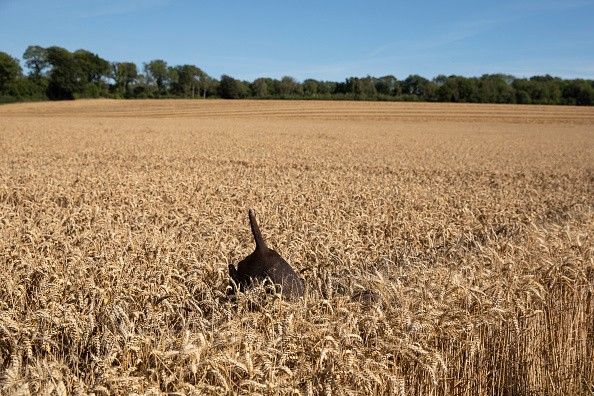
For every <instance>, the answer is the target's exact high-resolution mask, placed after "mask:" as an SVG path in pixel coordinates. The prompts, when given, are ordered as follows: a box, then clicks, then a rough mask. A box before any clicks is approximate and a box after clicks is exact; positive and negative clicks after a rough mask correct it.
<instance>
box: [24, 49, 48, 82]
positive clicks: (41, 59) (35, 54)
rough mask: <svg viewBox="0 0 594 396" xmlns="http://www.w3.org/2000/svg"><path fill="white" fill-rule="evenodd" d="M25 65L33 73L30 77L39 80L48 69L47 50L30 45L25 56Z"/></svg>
mask: <svg viewBox="0 0 594 396" xmlns="http://www.w3.org/2000/svg"><path fill="white" fill-rule="evenodd" d="M23 59H24V60H25V65H26V66H27V68H28V69H29V70H30V71H31V73H30V75H31V76H32V77H34V78H37V79H39V78H40V77H41V76H42V75H43V72H44V70H45V69H47V68H48V66H49V62H48V60H47V50H46V49H45V48H43V47H40V46H38V45H30V46H28V47H27V49H26V50H25V53H24V54H23Z"/></svg>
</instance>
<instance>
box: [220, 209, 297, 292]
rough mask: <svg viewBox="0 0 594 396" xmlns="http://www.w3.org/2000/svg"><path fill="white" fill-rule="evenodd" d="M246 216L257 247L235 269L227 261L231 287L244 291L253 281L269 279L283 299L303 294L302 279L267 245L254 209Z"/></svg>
mask: <svg viewBox="0 0 594 396" xmlns="http://www.w3.org/2000/svg"><path fill="white" fill-rule="evenodd" d="M249 219H250V225H251V227H252V234H253V235H254V240H255V242H256V250H254V252H253V253H252V254H250V255H249V256H247V257H246V258H244V259H243V260H241V261H240V262H239V264H238V265H237V268H235V266H234V265H232V264H229V276H230V277H231V279H232V281H233V282H232V284H231V286H232V288H233V289H234V288H235V286H239V290H241V291H245V290H247V289H249V288H250V287H251V286H252V285H253V284H254V283H255V282H256V283H257V282H264V281H265V280H270V281H271V282H272V283H273V284H274V285H275V288H276V289H277V292H280V293H282V295H283V297H285V298H290V299H291V298H297V297H301V296H303V292H304V284H303V280H302V279H301V278H299V276H298V275H297V273H296V272H295V271H294V270H293V268H291V266H290V265H289V263H287V262H286V261H285V260H284V259H283V258H282V257H281V256H280V254H278V253H277V252H275V251H274V250H272V249H270V248H269V247H268V246H266V242H264V238H262V233H261V232H260V228H259V227H258V222H257V221H256V214H255V212H254V210H253V209H250V210H249ZM233 283H234V284H233Z"/></svg>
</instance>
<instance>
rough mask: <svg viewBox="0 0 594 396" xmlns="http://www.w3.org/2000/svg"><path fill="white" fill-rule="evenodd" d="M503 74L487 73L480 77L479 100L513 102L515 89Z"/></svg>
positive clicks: (485, 101)
mask: <svg viewBox="0 0 594 396" xmlns="http://www.w3.org/2000/svg"><path fill="white" fill-rule="evenodd" d="M508 81H509V79H506V77H505V76H504V75H501V74H485V75H483V76H482V77H481V78H480V79H479V83H478V89H479V93H478V96H479V101H480V102H483V103H513V102H514V94H515V92H514V89H513V88H512V86H511V85H510V83H508Z"/></svg>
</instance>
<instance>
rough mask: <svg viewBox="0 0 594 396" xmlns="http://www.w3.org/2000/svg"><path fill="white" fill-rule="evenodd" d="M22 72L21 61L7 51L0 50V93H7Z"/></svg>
mask: <svg viewBox="0 0 594 396" xmlns="http://www.w3.org/2000/svg"><path fill="white" fill-rule="evenodd" d="M21 73H22V69H21V65H20V64H19V61H18V60H17V59H15V58H13V57H12V56H10V55H8V54H7V53H6V52H0V93H7V92H8V90H9V87H10V86H11V85H12V84H14V83H15V82H16V80H17V78H18V77H20V76H21Z"/></svg>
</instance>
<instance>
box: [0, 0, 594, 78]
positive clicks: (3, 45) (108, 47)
mask: <svg viewBox="0 0 594 396" xmlns="http://www.w3.org/2000/svg"><path fill="white" fill-rule="evenodd" d="M30 44H37V45H41V46H51V45H58V46H62V47H65V48H67V49H69V50H71V51H73V50H76V49H79V48H84V49H87V50H89V51H92V52H95V53H97V54H99V55H100V56H102V57H104V58H106V59H108V60H110V61H132V62H135V63H137V64H138V65H139V66H140V67H141V66H142V63H143V62H147V61H149V60H152V59H156V58H161V59H164V60H166V61H167V62H168V63H169V64H170V65H177V64H185V63H189V64H195V65H197V66H199V67H200V68H202V69H203V70H204V71H206V72H207V73H208V74H210V75H212V76H214V77H217V78H218V77H220V75H221V74H229V75H232V76H234V77H236V78H242V79H247V80H253V79H255V78H257V77H260V76H270V77H275V78H280V77H282V76H284V75H290V76H293V77H295V78H297V79H298V80H303V79H305V78H316V79H322V80H336V81H338V80H343V79H344V78H346V77H349V76H365V75H368V74H369V75H373V76H383V75H387V74H393V75H395V76H396V77H398V78H400V79H403V78H405V77H406V76H408V75H409V74H413V73H417V74H421V75H423V76H425V77H428V78H431V77H434V76H436V75H438V74H448V75H449V74H460V75H465V76H480V75H481V74H484V73H499V72H501V73H510V74H514V75H516V76H520V77H521V76H531V75H536V74H546V73H549V74H553V75H556V76H560V77H564V78H577V77H579V78H594V0H526V1H522V0H517V1H512V0H500V1H482V0H473V1H470V0H461V1H457V0H451V1H443V0H441V1H438V0H427V1H423V0H419V1H397V0H393V1H374V0H368V1H364V0H359V1H351V0H343V1H334V0H318V1H310V0H301V1H298V0H285V1H282V0H277V1H272V0H251V1H248V0H245V1H210V0H208V1H201V0H196V1H190V0H144V1H142V0H105V1H100V0H93V1H91V0H54V1H39V0H0V51H5V52H8V53H9V54H11V55H12V56H15V57H17V58H21V56H22V54H23V52H24V51H25V49H26V48H27V46H28V45H30Z"/></svg>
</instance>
